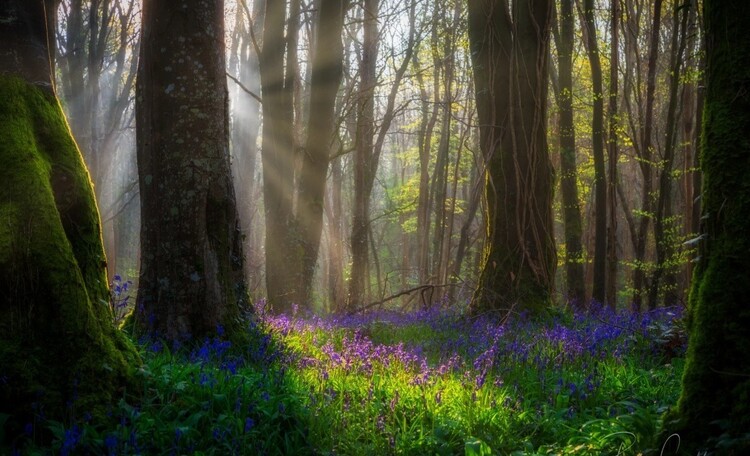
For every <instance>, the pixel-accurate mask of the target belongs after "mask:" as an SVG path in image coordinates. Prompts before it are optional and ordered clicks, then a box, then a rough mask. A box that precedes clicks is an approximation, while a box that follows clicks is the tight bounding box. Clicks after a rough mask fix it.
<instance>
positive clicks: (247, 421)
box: [245, 417, 255, 432]
mask: <svg viewBox="0 0 750 456" xmlns="http://www.w3.org/2000/svg"><path fill="white" fill-rule="evenodd" d="M253 426H255V421H254V420H253V419H252V418H250V417H247V418H245V432H250V430H251V429H252V428H253Z"/></svg>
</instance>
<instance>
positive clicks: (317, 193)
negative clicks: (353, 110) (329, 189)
mask: <svg viewBox="0 0 750 456" xmlns="http://www.w3.org/2000/svg"><path fill="white" fill-rule="evenodd" d="M346 7H347V1H346V0H321V2H320V12H319V14H318V21H319V22H318V25H317V33H316V35H315V37H316V42H315V44H314V53H313V61H312V69H311V72H312V76H311V82H310V84H311V86H310V113H311V114H310V116H309V122H308V128H307V143H306V146H305V150H304V154H303V157H302V172H301V176H300V182H299V191H298V193H297V208H298V213H297V223H298V225H299V227H300V230H299V235H300V241H301V244H302V271H301V284H300V291H301V295H300V303H301V304H308V303H310V301H311V299H312V285H313V276H314V274H315V265H316V263H317V261H318V250H319V246H320V236H321V232H322V229H323V205H324V199H325V185H326V175H327V172H328V162H329V158H328V157H329V155H330V152H331V144H332V143H333V138H334V135H333V133H334V128H335V110H334V105H335V102H336V94H337V93H338V88H339V85H340V84H341V76H342V71H343V60H344V47H343V44H342V42H341V31H342V29H343V25H344V15H345V11H346Z"/></svg>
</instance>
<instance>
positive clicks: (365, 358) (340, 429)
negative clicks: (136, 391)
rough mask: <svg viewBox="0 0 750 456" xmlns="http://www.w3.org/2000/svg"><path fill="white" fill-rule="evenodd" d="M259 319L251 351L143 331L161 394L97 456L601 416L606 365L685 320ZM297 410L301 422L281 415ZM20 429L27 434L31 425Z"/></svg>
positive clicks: (107, 435) (654, 353) (666, 315)
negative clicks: (500, 415) (293, 387)
mask: <svg viewBox="0 0 750 456" xmlns="http://www.w3.org/2000/svg"><path fill="white" fill-rule="evenodd" d="M115 282H116V283H115V284H113V291H112V293H113V302H114V297H115V296H116V297H117V299H124V301H123V302H126V301H127V297H126V296H125V294H126V292H127V291H128V285H129V282H123V281H122V279H121V278H120V277H119V276H115ZM113 310H114V308H113ZM256 316H257V317H258V320H253V321H251V322H250V323H249V324H250V328H249V330H250V331H251V332H253V334H254V335H253V338H252V340H253V342H252V343H251V344H250V345H249V346H248V347H233V346H232V344H231V343H230V342H229V341H228V340H226V339H225V337H224V336H225V334H224V328H222V327H218V328H217V331H216V336H215V337H212V338H206V339H204V340H201V341H195V340H193V341H189V342H188V341H183V342H182V343H179V342H172V345H171V346H165V342H163V341H162V340H161V339H159V338H158V337H155V336H154V335H151V336H146V337H144V338H143V339H142V340H140V344H141V346H142V347H144V349H145V355H144V357H145V358H146V359H147V360H148V359H152V360H159V359H166V360H168V362H165V363H163V364H158V363H156V364H153V363H152V364H147V368H148V369H151V371H148V372H144V374H143V375H144V377H145V378H146V381H147V384H148V385H149V386H148V388H146V389H147V390H150V391H158V392H159V394H157V396H156V397H155V398H152V399H151V402H150V403H149V402H148V401H144V403H142V404H141V405H140V406H139V407H132V406H130V405H128V404H126V403H124V402H122V403H121V404H120V406H119V407H115V408H113V409H112V410H111V412H110V415H111V418H112V420H113V421H117V422H118V423H119V424H118V425H117V426H116V427H115V428H114V429H109V430H107V431H105V432H102V433H101V438H100V440H99V441H98V443H97V445H98V446H97V447H96V448H97V451H98V452H99V453H101V454H139V453H140V454H147V453H149V452H151V451H152V450H156V449H159V450H163V449H164V448H160V447H159V445H171V448H172V449H173V451H172V454H183V453H192V452H194V451H198V450H200V449H201V448H205V445H206V442H207V441H208V442H210V445H211V447H212V448H224V451H226V452H227V453H226V454H232V453H233V452H238V451H239V452H242V451H246V450H247V448H256V447H252V445H255V444H259V442H263V439H264V438H267V435H266V434H267V433H268V431H267V430H268V429H273V428H275V427H278V428H283V429H285V433H284V434H283V435H284V437H283V438H284V439H290V438H291V437H289V436H290V435H293V434H292V433H290V432H289V429H297V430H298V431H300V433H299V435H298V438H299V439H300V441H302V442H307V439H308V438H309V436H308V432H310V433H312V432H314V431H311V430H310V428H311V427H312V426H311V425H310V423H314V422H315V420H316V419H320V417H321V416H328V417H329V418H330V419H331V420H333V422H326V425H325V426H322V427H321V430H320V435H325V436H331V435H334V436H335V435H339V434H341V435H343V434H344V433H345V431H346V430H347V429H348V428H349V427H353V426H355V424H353V423H358V424H357V425H356V426H359V427H360V429H358V430H357V431H356V432H358V433H363V432H365V433H368V438H372V439H377V438H380V441H381V442H382V446H381V447H373V448H374V449H373V451H374V452H381V453H382V452H385V453H389V452H390V453H395V452H398V451H402V450H403V448H404V447H403V445H407V444H408V438H406V437H404V436H403V433H404V432H405V429H407V428H408V427H409V426H407V424H406V423H407V420H414V419H416V418H415V417H417V416H422V417H424V416H427V415H429V419H427V418H423V419H425V420H426V421H425V424H424V428H423V429H422V430H420V431H418V432H417V431H415V432H416V433H417V434H419V435H422V434H424V433H425V432H427V431H425V429H428V430H430V431H429V432H432V430H434V429H437V427H439V426H436V425H435V423H437V422H439V421H440V419H443V418H440V416H450V415H451V414H452V413H456V412H455V411H456V410H461V413H463V414H464V415H463V416H462V418H461V420H462V422H469V421H472V420H474V418H472V419H468V418H467V416H465V414H467V413H478V412H476V411H477V410H488V411H493V413H494V412H495V411H497V410H500V409H503V410H506V411H508V413H516V412H519V411H520V410H522V409H529V408H531V409H532V410H535V411H536V413H537V417H538V415H539V414H541V413H543V411H544V410H545V409H556V410H560V411H561V413H560V415H561V416H564V417H565V419H576V418H577V417H578V416H579V415H581V414H582V413H583V412H584V410H585V409H587V408H588V409H589V410H591V409H594V408H595V406H596V407H600V408H601V406H602V404H603V405H604V410H607V411H608V412H607V413H619V409H617V408H616V407H617V406H616V405H615V403H616V402H617V398H608V397H606V394H608V393H605V392H603V391H604V390H606V388H605V386H606V385H605V383H606V378H605V374H604V369H605V367H604V366H608V365H612V364H615V365H617V364H618V363H619V364H622V363H625V362H627V360H632V359H634V357H635V358H637V359H644V360H646V359H650V360H653V359H655V358H658V357H659V356H661V355H662V354H663V351H664V350H663V345H664V342H663V339H665V338H668V337H666V336H665V337H659V334H661V333H665V334H666V333H667V332H668V331H671V330H672V328H674V327H676V326H678V325H677V324H676V322H677V321H679V319H680V318H681V315H680V312H679V311H678V310H676V309H660V310H659V311H656V312H651V313H644V314H632V313H627V312H623V313H617V312H613V311H610V310H608V309H601V310H599V311H597V312H595V313H589V314H561V315H560V316H559V317H558V318H556V319H549V320H548V321H543V322H540V321H534V320H531V319H527V318H523V317H519V318H516V319H511V320H509V321H507V322H504V323H500V322H498V321H495V320H492V319H489V318H468V317H466V316H464V315H463V314H461V313H460V312H458V311H453V312H451V311H445V310H428V311H422V312H417V313H412V314H401V313H395V312H387V311H378V312H372V313H368V314H360V315H353V316H330V317H320V316H315V315H302V312H300V311H299V309H297V308H295V309H294V312H293V313H292V314H291V315H272V314H270V313H268V312H266V308H265V305H264V303H263V302H261V303H258V304H257V305H256ZM665 328H666V329H665ZM668 334H672V333H668ZM669 337H671V336H669ZM668 339H669V343H670V345H669V346H670V349H674V350H677V351H678V352H679V351H680V350H684V343H683V344H682V345H679V344H677V346H676V347H675V346H674V345H675V343H674V340H673V339H672V338H668ZM638 357H640V358H638ZM175 365H178V366H181V367H179V369H178V368H175V367H174V366H175ZM250 373H252V374H250ZM251 377H252V378H251ZM289 378H293V379H294V380H293V382H297V387H298V390H297V391H296V392H293V393H292V392H289V391H288V386H286V385H287V383H286V382H288V381H289ZM356 385H358V386H356ZM300 386H301V388H300ZM169 404H176V405H174V409H173V410H174V411H173V412H170V413H174V416H173V418H174V419H175V421H174V425H173V426H172V425H170V426H172V428H170V429H169V432H167V433H166V434H168V436H167V437H165V436H164V435H165V432H163V431H165V429H157V428H150V427H149V426H152V424H150V423H151V422H152V421H153V420H150V419H149V416H153V415H154V413H155V412H154V410H157V411H158V410H161V409H159V408H158V407H163V406H165V405H169ZM609 405H611V407H609ZM141 407H142V408H141ZM461 407H463V408H461ZM629 411H630V410H625V412H629ZM159 413H161V412H159ZM441 414H442V415H441ZM516 414H517V415H522V414H520V413H516ZM183 415H184V416H183ZM490 415H491V414H489V413H488V416H490ZM164 416H169V413H164ZM301 416H304V417H303V418H300V417H301ZM175 417H176V418H175ZM191 417H192V418H191ZM295 417H296V418H295ZM363 417H364V418H363ZM295 419H299V420H300V421H299V422H298V423H297V424H290V423H293V422H294V420H295ZM451 419H452V418H451ZM451 419H449V420H448V421H447V422H448V423H451V422H454V421H455V420H454V421H451ZM191 420H192V421H191ZM274 420H275V421H274ZM40 421H43V420H40ZM301 422H304V423H305V424H300V423H301ZM321 422H323V421H321ZM295 426H296V427H295ZM363 426H364V428H363ZM368 426H369V427H368ZM198 428H200V431H198V430H197V429H198ZM365 428H366V429H365ZM86 429H87V420H86V419H83V420H80V419H79V420H75V419H74V420H72V422H70V423H67V424H66V426H65V427H64V429H63V431H62V432H61V433H60V435H59V436H58V444H59V446H58V448H59V450H60V453H61V454H75V453H76V452H77V451H79V450H80V448H81V446H82V445H84V446H85V444H84V443H82V441H83V440H85V439H86ZM263 429H266V431H264V430H263ZM415 429H416V427H415ZM25 432H26V433H27V434H28V435H29V436H31V435H32V434H33V433H34V428H33V426H31V427H30V428H29V429H26V430H25ZM441 432H442V431H441ZM467 432H468V431H467ZM497 432H500V431H497ZM449 434H450V433H448V434H445V435H449ZM441 435H443V434H441ZM467 435H468V434H467ZM435 438H437V437H435ZM440 438H443V437H440ZM159 439H161V440H159ZM164 439H167V440H168V441H169V442H168V443H164V442H165V440H164ZM452 444H455V440H454V441H453V443H452ZM248 445H251V446H248ZM458 445H459V446H458V447H455V448H453V450H456V451H459V452H460V451H463V447H462V446H461V445H463V443H461V442H459V444H458ZM334 446H335V445H334ZM399 446H401V450H398V448H397V447H399ZM241 448H244V450H240V449H241ZM259 448H260V447H257V448H256V449H258V452H260V453H262V452H263V451H261V450H260V449H259ZM323 449H324V450H325V449H326V448H323ZM328 450H330V448H328ZM253 451H254V450H253ZM425 451H426V452H433V451H427V450H425ZM406 452H408V451H406Z"/></svg>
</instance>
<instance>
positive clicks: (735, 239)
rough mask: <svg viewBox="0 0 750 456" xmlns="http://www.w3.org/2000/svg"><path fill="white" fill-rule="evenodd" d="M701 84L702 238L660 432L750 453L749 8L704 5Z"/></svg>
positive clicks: (689, 450) (696, 448) (691, 447)
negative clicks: (679, 373)
mask: <svg viewBox="0 0 750 456" xmlns="http://www.w3.org/2000/svg"><path fill="white" fill-rule="evenodd" d="M704 5H705V19H706V27H707V43H708V44H707V52H706V57H707V66H708V69H707V84H706V103H705V111H704V124H703V129H704V131H703V148H702V155H701V168H702V170H703V173H704V193H703V212H704V220H705V234H706V237H705V239H706V240H705V241H704V244H703V245H702V246H701V253H700V255H701V256H700V258H701V260H700V262H699V264H698V267H697V268H696V270H695V275H694V280H693V285H692V290H691V295H690V312H689V329H690V340H689V348H688V353H687V362H686V366H685V373H684V376H683V381H682V395H681V397H680V401H679V403H678V406H677V408H676V409H675V410H674V411H672V412H671V413H670V414H668V415H667V416H666V417H665V420H664V421H665V426H664V430H663V433H662V436H660V439H661V441H663V440H664V439H665V438H666V436H668V435H670V434H672V433H677V434H679V435H680V437H681V439H682V446H681V451H682V452H684V454H697V453H698V452H702V451H703V450H707V449H708V450H716V451H717V452H718V453H719V454H749V452H750V438H749V437H750V436H749V435H748V433H747V432H748V430H749V429H750V336H749V334H750V332H748V328H750V305H748V296H750V281H749V280H748V271H750V236H748V229H750V218H748V213H750V159H749V158H750V155H749V154H748V151H750V139H748V134H747V132H748V131H749V130H750V92H748V87H750V67H748V65H747V64H746V63H747V58H748V56H750V36H748V35H747V32H746V31H747V28H748V27H750V4H748V3H746V2H719V1H708V0H707V1H706V2H705V4H704Z"/></svg>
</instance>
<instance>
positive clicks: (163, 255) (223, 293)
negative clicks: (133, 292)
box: [135, 0, 247, 339]
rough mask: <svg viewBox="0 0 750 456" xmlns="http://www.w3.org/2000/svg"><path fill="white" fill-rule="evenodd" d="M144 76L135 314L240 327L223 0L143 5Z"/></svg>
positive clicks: (169, 323)
mask: <svg viewBox="0 0 750 456" xmlns="http://www.w3.org/2000/svg"><path fill="white" fill-rule="evenodd" d="M142 33H143V38H142V41H141V56H140V62H139V69H138V80H137V83H136V94H137V97H136V115H137V128H136V132H137V137H138V172H139V177H140V194H141V273H140V283H139V290H138V299H137V310H136V317H135V318H136V321H137V322H138V323H139V324H140V326H141V327H143V328H145V329H147V330H149V331H155V332H157V333H159V334H160V335H163V336H165V337H167V338H169V339H180V338H187V337H190V336H193V337H198V336H202V335H205V334H211V333H214V332H215V331H217V328H218V327H219V325H222V326H224V327H226V328H229V327H232V326H235V323H236V322H237V321H238V320H237V317H238V316H239V311H240V305H241V304H243V303H246V301H247V296H246V288H245V280H244V277H243V270H242V269H243V256H242V246H241V233H240V231H239V228H238V226H239V225H238V221H237V210H236V202H235V195H234V188H233V186H232V177H231V171H230V166H229V143H228V142H229V136H228V119H227V116H228V115H227V86H226V76H225V68H224V52H225V49H224V2H223V1H222V0H211V1H204V0H186V1H181V2H174V1H171V0H150V1H145V2H144V4H143V25H142Z"/></svg>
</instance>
